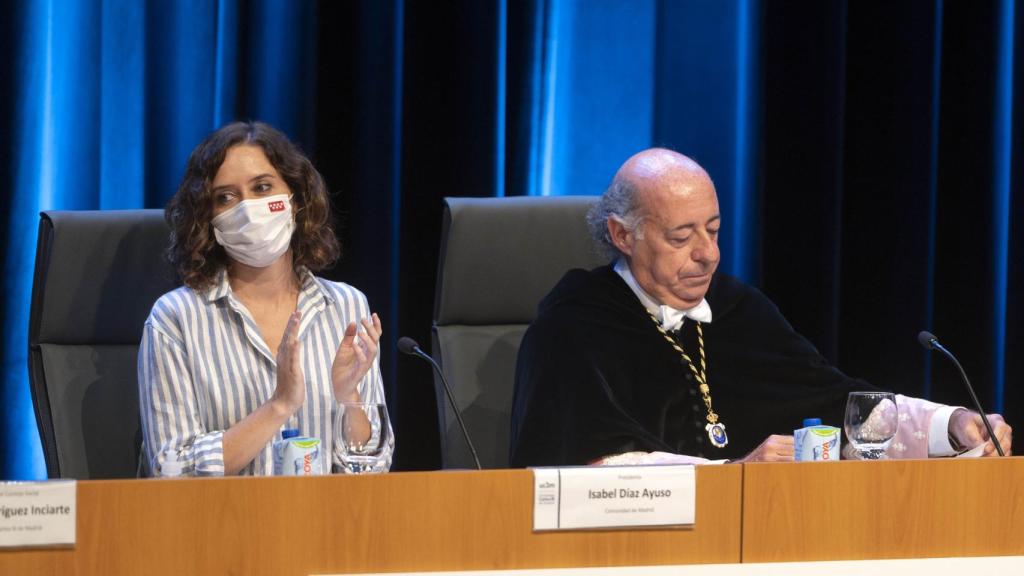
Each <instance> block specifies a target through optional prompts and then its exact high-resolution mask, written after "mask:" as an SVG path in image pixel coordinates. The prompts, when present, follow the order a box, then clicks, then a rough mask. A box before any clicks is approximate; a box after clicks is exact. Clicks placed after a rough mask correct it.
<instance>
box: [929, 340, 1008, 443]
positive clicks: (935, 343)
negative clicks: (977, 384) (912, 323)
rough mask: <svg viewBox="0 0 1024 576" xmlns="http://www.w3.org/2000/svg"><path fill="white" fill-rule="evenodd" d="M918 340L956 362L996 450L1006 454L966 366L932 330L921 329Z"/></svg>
mask: <svg viewBox="0 0 1024 576" xmlns="http://www.w3.org/2000/svg"><path fill="white" fill-rule="evenodd" d="M917 341H918V342H920V343H921V346H924V347H925V349H927V350H938V351H939V352H942V353H943V354H945V355H946V357H947V358H949V359H950V360H952V361H953V364H956V368H957V370H959V371H960V377H961V378H963V380H964V384H965V385H966V386H967V391H968V392H969V393H970V394H971V400H973V401H974V407H975V409H977V410H978V414H981V421H982V422H984V423H985V430H988V437H989V438H991V439H992V443H993V444H995V446H996V451H997V452H999V455H1000V456H1006V454H1004V453H1003V447H1002V446H1000V445H999V439H997V438H996V433H995V432H993V431H992V425H991V424H989V422H988V416H986V415H985V411H984V410H982V409H981V402H979V401H978V396H977V395H976V394H975V393H974V387H973V386H971V381H970V380H968V379H967V373H966V372H964V367H963V366H961V365H960V361H959V360H957V359H956V356H953V353H952V352H950V351H949V350H946V348H945V347H943V346H942V344H939V339H938V338H936V337H935V335H934V334H932V333H931V332H925V331H921V332H920V333H919V334H918V335H917Z"/></svg>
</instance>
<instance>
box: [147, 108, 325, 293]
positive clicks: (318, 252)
mask: <svg viewBox="0 0 1024 576" xmlns="http://www.w3.org/2000/svg"><path fill="white" fill-rule="evenodd" d="M240 144H249V145H256V146H259V147H260V148H262V149H263V153H264V154H266V155H267V160H269V161H270V163H271V164H272V165H273V166H274V168H275V169H276V170H277V171H278V173H279V174H280V175H281V178H283V179H284V181H285V183H286V184H287V185H288V188H289V189H290V190H291V192H292V205H294V206H295V208H296V210H295V231H294V232H293V234H292V241H291V249H292V256H293V260H292V263H293V265H294V267H295V269H296V270H299V269H300V268H307V269H309V270H312V271H313V272H316V271H319V270H322V269H324V268H326V267H328V266H330V265H331V264H333V263H334V262H335V261H336V260H337V259H338V256H339V255H340V254H341V247H340V246H339V244H338V239H337V237H336V236H335V234H334V225H333V222H332V215H331V204H330V199H329V198H328V195H327V188H326V186H325V184H324V179H323V177H321V176H320V173H319V172H317V171H316V168H314V167H313V164H312V163H311V162H310V161H309V159H308V158H306V156H305V155H304V154H303V153H302V152H301V151H300V150H299V149H298V147H297V146H295V144H293V143H292V142H291V141H290V140H289V139H288V137H287V136H285V135H284V134H282V133H281V132H280V131H278V130H277V129H275V128H273V127H272V126H270V125H268V124H264V123H262V122H232V123H231V124H228V125H227V126H224V127H222V128H220V129H219V130H217V131H215V132H213V133H211V134H210V135H209V136H207V137H206V138H205V139H204V140H203V141H202V142H200V143H199V145H198V146H196V147H195V149H194V150H193V151H192V155H191V156H189V159H188V164H187V165H186V167H185V175H184V176H183V177H182V179H181V184H180V185H179V186H178V191H177V193H175V195H174V197H173V198H171V201H170V202H168V203H167V208H166V209H165V211H164V217H165V218H166V219H167V223H168V224H169V225H170V227H171V245H170V247H169V248H168V249H167V258H168V260H170V262H171V264H172V265H173V266H174V268H175V269H176V270H177V272H178V275H179V276H180V277H181V280H182V282H184V283H185V285H186V286H188V287H190V288H192V289H195V290H204V289H207V288H209V287H210V286H212V285H213V283H214V282H215V281H216V279H217V275H218V274H219V273H220V271H221V270H222V269H224V268H225V267H226V266H227V264H228V255H227V253H226V252H225V251H224V248H223V247H222V246H221V245H220V244H218V243H217V240H216V238H215V237H214V234H213V224H211V220H212V219H213V191H212V183H213V179H214V177H215V176H216V175H217V171H218V170H219V169H220V166H221V164H223V163H224V157H225V155H226V154H227V151H228V149H229V148H231V147H233V146H238V145H240Z"/></svg>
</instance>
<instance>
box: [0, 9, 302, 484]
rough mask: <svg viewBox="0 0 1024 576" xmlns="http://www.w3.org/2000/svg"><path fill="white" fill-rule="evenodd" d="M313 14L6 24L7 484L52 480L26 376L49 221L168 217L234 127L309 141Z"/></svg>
mask: <svg viewBox="0 0 1024 576" xmlns="http://www.w3.org/2000/svg"><path fill="white" fill-rule="evenodd" d="M315 8H316V6H315V4H312V3H306V2H289V1H287V0H263V1H255V2H247V3H243V2H239V1H237V0H236V1H231V0H220V1H216V0H209V1H189V2H137V1H135V0H103V1H102V2H96V1H93V0H26V1H25V2H16V3H13V4H12V5H11V6H9V7H8V8H7V9H6V10H7V11H6V12H5V13H4V14H3V15H2V16H0V18H3V19H4V22H3V28H2V31H3V32H5V34H4V37H5V40H4V44H2V45H0V46H2V50H3V54H2V56H3V60H4V62H5V63H9V64H5V67H6V68H7V69H6V70H5V71H4V77H3V84H2V86H3V87H4V88H6V89H5V90H4V91H3V94H2V95H0V107H2V109H0V112H2V114H3V116H5V117H6V118H5V121H4V122H5V123H4V125H3V126H2V127H3V128H4V130H3V134H4V136H3V138H4V140H6V141H5V142H4V143H3V150H2V151H3V152H4V159H3V163H4V167H3V173H2V175H3V176H4V178H3V181H4V182H5V183H6V184H7V185H8V193H7V194H4V195H3V196H4V200H3V202H4V208H5V210H4V221H3V233H4V238H5V240H6V242H5V243H4V249H3V254H2V257H3V262H4V279H3V282H4V305H3V311H2V320H3V322H2V326H3V347H2V349H0V354H2V366H3V374H2V382H3V401H2V402H3V404H2V405H3V409H2V410H3V412H2V416H0V429H2V432H0V438H2V442H0V477H3V478H16V479H27V478H40V477H44V476H45V473H46V471H45V465H44V464H43V460H42V454H41V448H40V443H39V440H38V434H37V431H36V424H35V418H34V415H33V410H32V405H31V399H30V393H29V387H28V370H27V366H28V361H27V350H28V311H29V300H30V291H31V283H32V271H33V265H34V262H35V240H36V229H37V227H38V223H39V216H38V214H39V212H40V211H41V210H78V209H119V208H121V209H123V208H143V207H147V208H159V207H162V206H163V205H164V204H165V203H166V201H167V199H168V198H170V196H171V195H172V194H173V193H174V190H175V188H176V187H177V183H178V180H179V179H180V176H181V170H182V167H183V166H184V164H185V160H186V159H187V157H188V154H189V152H190V151H191V150H192V148H193V147H194V146H195V144H196V143H198V141H199V140H200V139H201V138H202V137H203V136H204V135H206V134H207V133H208V132H210V131H211V130H213V129H215V128H216V127H218V126H220V125H221V124H223V123H225V122H227V121H230V120H233V119H235V118H256V119H264V120H266V121H268V122H271V123H273V124H275V125H276V126H278V127H280V128H282V129H283V130H285V131H286V132H288V133H289V134H290V135H291V136H292V137H294V138H297V139H300V140H301V139H302V138H304V137H305V138H306V139H307V140H308V139H309V135H310V134H311V133H312V118H311V114H308V113H305V112H304V110H305V109H306V108H307V106H306V103H307V102H308V101H309V100H310V98H311V93H312V65H313V64H312V62H314V61H315V59H314V58H312V56H313V55H314V49H315V37H316V35H315V33H316V27H315V19H314V17H313V16H314V14H315ZM243 57H245V58H247V60H246V61H245V62H242V61H241V59H242V58H243ZM242 72H248V73H246V74H244V75H243V74H242ZM284 78H287V81H282V79H284Z"/></svg>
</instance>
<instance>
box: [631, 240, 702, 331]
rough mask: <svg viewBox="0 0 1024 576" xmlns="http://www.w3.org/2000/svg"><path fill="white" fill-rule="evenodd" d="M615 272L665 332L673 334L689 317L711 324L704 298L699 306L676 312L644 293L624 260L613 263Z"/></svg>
mask: <svg viewBox="0 0 1024 576" xmlns="http://www.w3.org/2000/svg"><path fill="white" fill-rule="evenodd" d="M615 272H617V273H618V275H619V276H621V277H622V279H623V280H624V281H625V282H626V286H629V289H630V290H632V291H633V293H634V294H636V297H637V298H639V299H640V303H641V304H643V305H644V308H646V309H647V311H648V312H650V313H651V315H653V316H654V317H655V318H656V319H657V320H658V322H660V323H661V327H662V328H663V329H665V331H667V332H675V331H676V330H679V328H681V327H682V325H683V319H684V318H686V317H690V318H691V319H693V320H696V321H697V322H711V305H710V304H708V301H707V299H706V298H701V300H700V304H697V305H696V306H694V307H693V308H690V309H689V310H677V309H675V308H672V307H671V306H666V305H664V304H658V302H657V301H656V300H655V299H654V298H652V297H651V296H650V294H648V293H647V292H645V291H644V289H643V288H641V287H640V284H639V283H638V282H637V281H636V277H634V276H633V272H632V271H630V269H629V264H627V263H626V259H625V258H619V259H618V260H617V261H616V262H615Z"/></svg>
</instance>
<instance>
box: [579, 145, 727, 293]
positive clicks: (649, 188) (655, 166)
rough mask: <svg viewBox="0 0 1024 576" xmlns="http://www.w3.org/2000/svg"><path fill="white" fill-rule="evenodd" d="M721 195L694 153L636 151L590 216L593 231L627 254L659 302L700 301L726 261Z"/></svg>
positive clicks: (636, 274) (613, 249) (614, 253)
mask: <svg viewBox="0 0 1024 576" xmlns="http://www.w3.org/2000/svg"><path fill="white" fill-rule="evenodd" d="M720 220H721V218H720V215H719V212H718V196H717V194H716V193H715V185H714V183H713V182H711V177H710V176H708V173H707V172H706V171H704V169H703V168H701V167H700V165H699V164H697V163H696V162H694V161H693V160H692V159H690V158H688V157H686V156H684V155H682V154H679V153H678V152H673V151H671V150H666V149H664V148H651V149H649V150H644V151H643V152H639V153H637V154H635V155H633V156H632V157H631V158H629V159H628V160H626V162H625V163H624V164H623V165H622V167H621V168H619V171H618V172H617V173H616V174H615V178H614V179H612V183H611V185H610V186H609V187H608V189H607V190H606V191H605V193H604V195H603V196H601V200H600V201H599V202H598V203H597V204H596V205H595V206H594V208H593V209H591V211H590V213H588V214H587V222H588V224H589V226H590V230H591V234H593V235H594V238H595V239H597V240H598V241H600V242H601V243H602V244H603V245H604V246H605V247H606V248H607V249H608V252H609V255H612V256H616V257H619V258H623V259H624V260H625V261H626V264H627V265H628V266H629V269H630V271H631V272H632V273H633V276H634V277H635V278H636V281H637V283H638V284H639V285H640V287H641V288H642V289H643V290H644V291H645V292H646V293H647V295H648V296H650V297H652V298H653V299H654V300H655V301H656V302H658V303H659V304H666V305H669V306H672V307H673V308H676V309H679V310H685V309H689V308H692V307H693V306H696V305H697V304H699V303H700V301H701V299H702V298H704V294H705V293H706V292H707V289H708V286H709V285H710V282H711V276H712V274H714V272H715V269H716V268H717V266H718V260H719V252H718V227H719V224H720Z"/></svg>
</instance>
